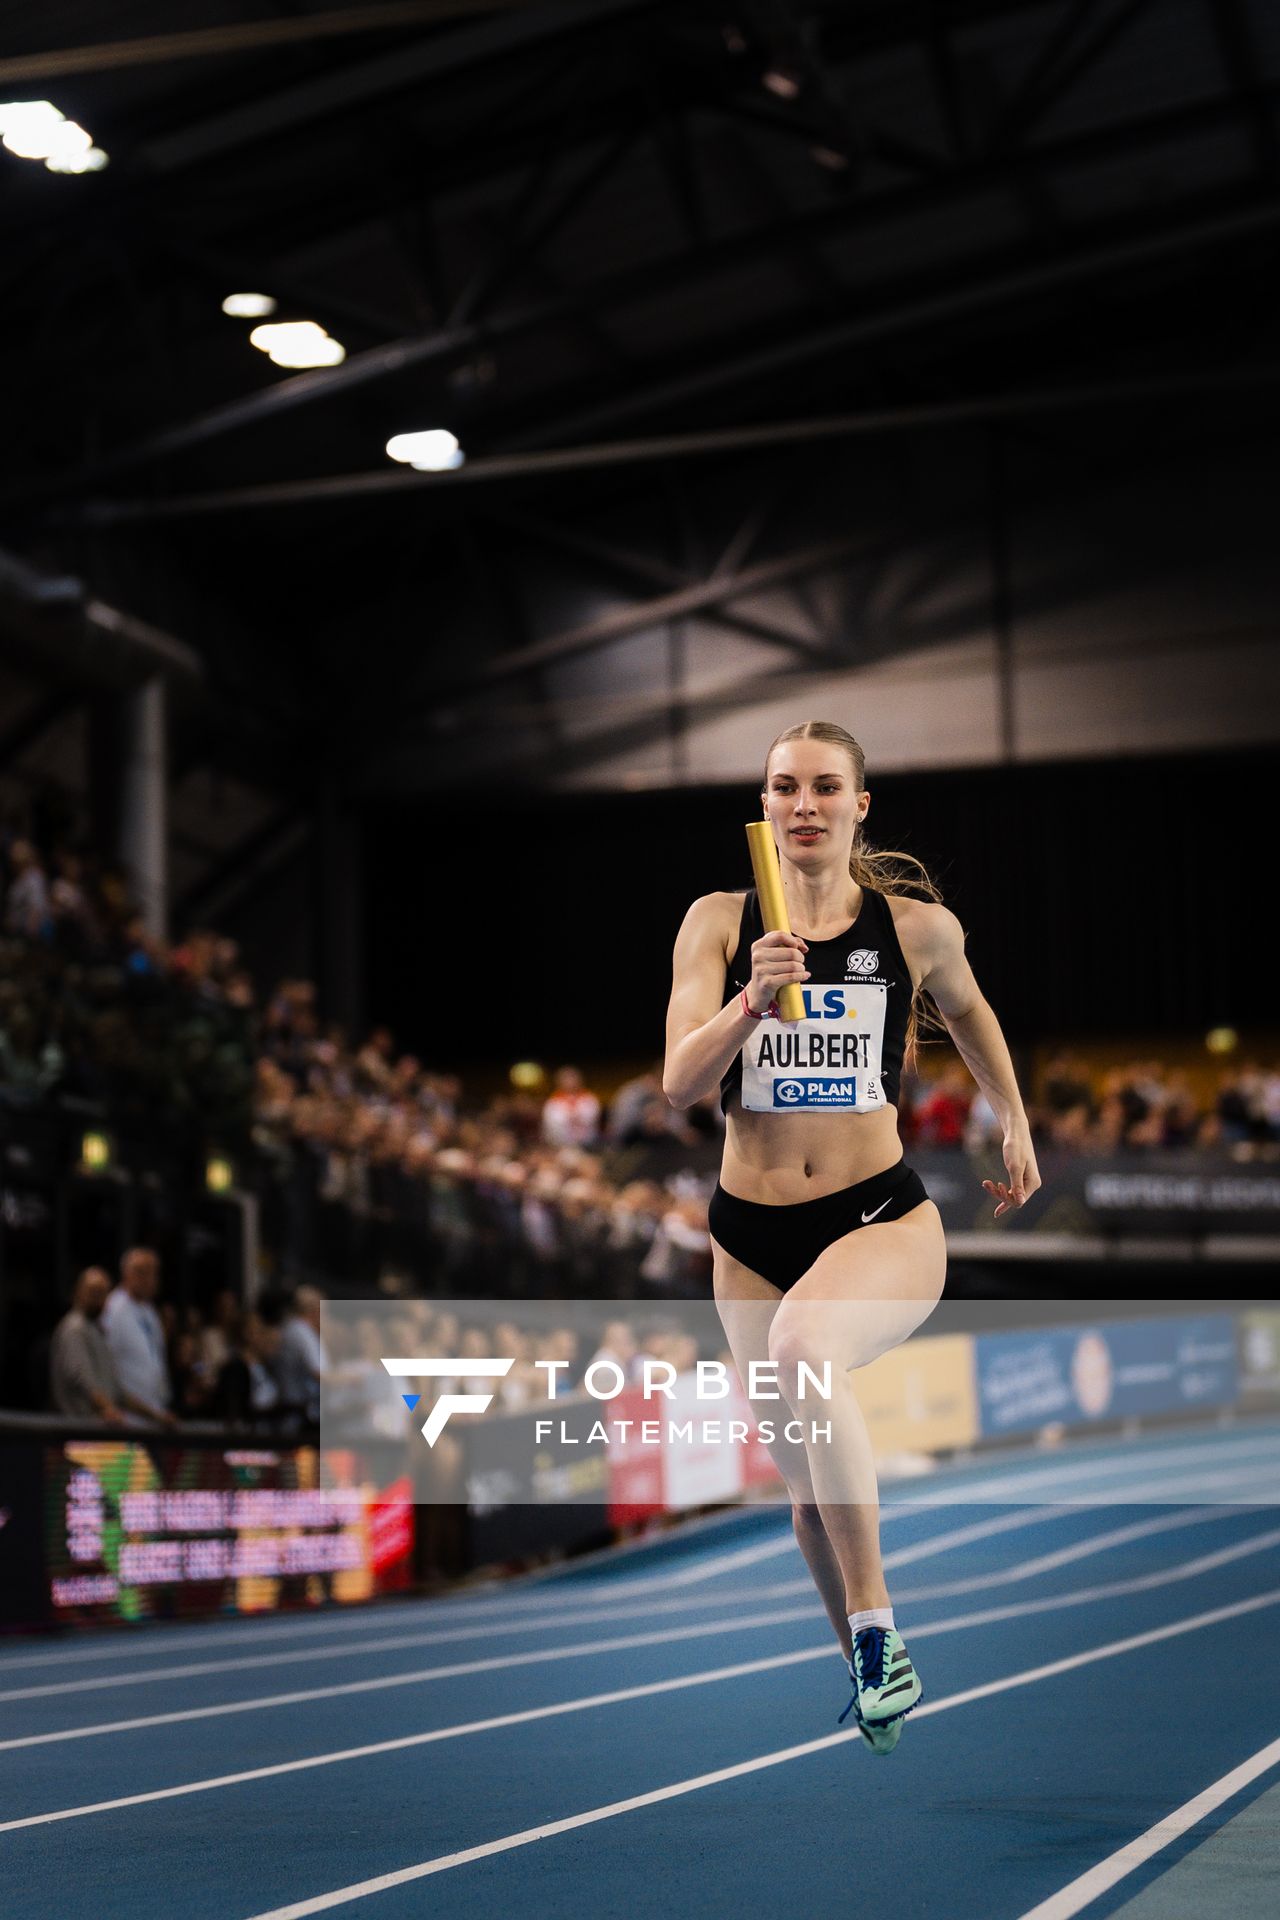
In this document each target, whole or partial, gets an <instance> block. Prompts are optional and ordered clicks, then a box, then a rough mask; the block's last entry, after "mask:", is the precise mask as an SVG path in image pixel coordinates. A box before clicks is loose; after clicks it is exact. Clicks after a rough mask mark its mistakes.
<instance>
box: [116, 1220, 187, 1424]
mask: <svg viewBox="0 0 1280 1920" xmlns="http://www.w3.org/2000/svg"><path fill="white" fill-rule="evenodd" d="M159 1289H160V1260H159V1256H158V1255H157V1254H155V1253H153V1252H152V1250H151V1249H150V1247H130V1248H129V1250H128V1252H127V1253H126V1254H125V1256H124V1258H123V1259H122V1260H121V1262H120V1284H119V1286H118V1287H115V1288H113V1289H112V1291H111V1293H110V1294H109V1295H108V1296H107V1304H106V1306H105V1307H104V1308H103V1309H102V1330H103V1332H104V1333H105V1335H106V1337H107V1345H108V1347H109V1348H110V1349H111V1358H112V1360H113V1361H114V1362H115V1369H116V1375H117V1378H118V1379H119V1381H120V1386H121V1388H122V1390H123V1392H124V1393H126V1394H127V1395H128V1396H129V1398H130V1400H131V1401H132V1402H133V1403H134V1404H135V1405H136V1406H137V1407H138V1408H139V1410H140V1411H141V1410H144V1409H145V1413H146V1416H147V1417H148V1418H150V1419H152V1420H159V1421H162V1422H164V1423H165V1424H167V1425H172V1424H173V1415H172V1414H171V1413H170V1412H169V1403H170V1401H171V1399H172V1398H173V1391H172V1387H171V1385H170V1381H169V1362H168V1358H167V1355H166V1353H165V1339H164V1328H163V1326H162V1325H161V1323H160V1315H159V1314H158V1313H157V1312H156V1309H155V1297H156V1294H157V1293H158V1292H159Z"/></svg>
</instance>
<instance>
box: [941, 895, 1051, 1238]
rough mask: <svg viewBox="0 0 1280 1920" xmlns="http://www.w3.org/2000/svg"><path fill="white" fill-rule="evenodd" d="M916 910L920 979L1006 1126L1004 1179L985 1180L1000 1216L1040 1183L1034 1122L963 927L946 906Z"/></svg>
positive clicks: (984, 1184) (962, 1055)
mask: <svg viewBox="0 0 1280 1920" xmlns="http://www.w3.org/2000/svg"><path fill="white" fill-rule="evenodd" d="M915 908H916V911H915V912H914V913H913V915H912V919H913V921H917V922H918V924H919V928H920V936H921V937H920V939H919V941H918V942H913V944H914V945H915V946H916V947H917V953H918V957H919V958H920V959H921V960H922V961H923V963H924V972H923V974H922V977H921V980H920V985H921V986H922V987H923V988H924V990H925V991H926V992H927V993H929V994H931V995H932V996H933V1000H934V1004H935V1005H936V1007H937V1009H938V1012H939V1013H940V1014H941V1015H942V1018H943V1020H944V1022H945V1023H946V1027H947V1031H948V1033H949V1034H950V1035H951V1038H952V1040H953V1041H954V1042H955V1046H956V1051H957V1052H958V1053H959V1055H960V1057H961V1059H962V1060H963V1061H964V1063H965V1065H966V1067H968V1069H969V1071H970V1073H971V1074H972V1075H973V1077H974V1079H975V1080H976V1081H977V1083H978V1085H979V1086H980V1087H981V1088H982V1091H983V1093H985V1094H986V1096H987V1099H988V1100H989V1101H990V1102H991V1105H992V1108H993V1109H994V1111H995V1113H996V1116H997V1118H998V1119H999V1121H1000V1124H1001V1126H1002V1127H1003V1128H1004V1164H1005V1170H1006V1171H1007V1173H1008V1175H1009V1179H1008V1183H1007V1185H1006V1183H1005V1182H1004V1181H1003V1180H984V1181H983V1183H982V1184H983V1186H984V1187H985V1188H986V1189H987V1192H988V1193H990V1194H991V1195H992V1196H993V1197H994V1196H997V1195H998V1196H999V1201H1000V1204H999V1206H998V1207H997V1208H996V1218H997V1219H999V1217H1000V1215H1001V1214H1002V1213H1007V1212H1011V1211H1012V1210H1013V1208H1014V1207H1020V1206H1022V1205H1023V1204H1024V1202H1026V1201H1027V1200H1029V1199H1030V1198H1031V1195H1032V1194H1033V1193H1034V1192H1035V1191H1036V1189H1037V1188H1038V1187H1039V1185H1040V1172H1039V1169H1038V1167H1037V1166H1036V1156H1035V1149H1034V1148H1033V1147H1032V1144H1031V1128H1030V1126H1029V1124H1028V1122H1027V1116H1026V1111H1025V1109H1024V1107H1023V1104H1022V1095H1021V1094H1020V1093H1019V1091H1018V1082H1017V1077H1016V1076H1015V1074H1014V1071H1013V1061H1012V1060H1011V1059H1010V1057H1009V1049H1008V1047H1007V1045H1006V1044H1005V1038H1004V1035H1003V1033H1001V1031H1000V1022H999V1021H998V1020H997V1019H996V1016H995V1014H994V1013H993V1012H992V1010H991V1008H990V1007H989V1006H988V1004H987V1002H986V1001H985V1000H984V999H983V997H982V994H981V992H980V990H979V987H978V983H977V981H976V980H975V979H974V976H973V969H972V967H971V966H970V965H969V962H968V960H967V959H966V957H965V951H964V929H963V927H962V926H961V925H960V922H959V921H958V920H957V919H956V916H955V915H954V913H952V912H951V911H950V910H949V909H948V908H947V907H943V906H937V905H931V904H926V903H925V902H922V901H921V902H916V903H915Z"/></svg>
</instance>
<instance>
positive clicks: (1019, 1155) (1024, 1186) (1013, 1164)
mask: <svg viewBox="0 0 1280 1920" xmlns="http://www.w3.org/2000/svg"><path fill="white" fill-rule="evenodd" d="M1004 1165H1005V1172H1006V1173H1007V1174H1008V1176H1009V1178H1008V1181H1007V1183H1006V1182H1005V1181H1003V1180H984V1181H983V1183H982V1184H983V1186H984V1187H985V1188H986V1190H987V1192H988V1193H989V1194H990V1195H991V1197H992V1198H993V1199H998V1200H999V1202H1000V1204H999V1206H998V1207H997V1208H996V1212H995V1217H996V1219H997V1220H998V1219H999V1218H1000V1215H1001V1214H1002V1213H1012V1212H1013V1209H1014V1208H1015V1207H1021V1206H1025V1205H1026V1203H1027V1201H1028V1200H1029V1199H1030V1198H1031V1196H1032V1194H1033V1193H1035V1192H1036V1190H1037V1189H1038V1187H1039V1185H1040V1170H1039V1168H1038V1167H1037V1166H1036V1153H1035V1148H1034V1147H1033V1146H1032V1144H1031V1129H1030V1127H1029V1126H1028V1125H1027V1123H1026V1121H1025V1120H1019V1121H1017V1122H1015V1123H1014V1125H1012V1126H1011V1127H1010V1128H1009V1129H1008V1131H1007V1132H1006V1134H1005V1136H1004Z"/></svg>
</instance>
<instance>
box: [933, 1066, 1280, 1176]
mask: <svg viewBox="0 0 1280 1920" xmlns="http://www.w3.org/2000/svg"><path fill="white" fill-rule="evenodd" d="M1027 1093H1028V1103H1027V1104H1028V1113H1029V1116H1030V1120H1031V1131H1032V1134H1033V1136H1034V1138H1035V1140H1036V1143H1037V1145H1038V1146H1040V1147H1057V1148H1065V1149H1068V1150H1074V1151H1076V1152H1078V1153H1095V1154H1113V1153H1122V1152H1129V1151H1133V1150H1138V1151H1141V1150H1143V1149H1145V1148H1151V1147H1162V1148H1176V1147H1201V1148H1206V1149H1208V1148H1225V1149H1227V1150H1228V1151H1230V1153H1231V1154H1232V1156H1233V1158H1235V1159H1238V1160H1248V1159H1254V1158H1257V1159H1276V1158H1280V1065H1276V1064H1273V1065H1271V1066H1269V1067H1263V1066H1262V1065H1261V1064H1260V1063H1259V1062H1257V1061H1246V1062H1244V1063H1243V1064H1242V1065H1240V1066H1232V1067H1224V1068H1223V1069H1222V1070H1221V1071H1220V1072H1219V1073H1218V1075H1217V1085H1216V1089H1215V1091H1214V1093H1213V1095H1212V1097H1211V1098H1210V1099H1208V1100H1206V1099H1204V1098H1203V1097H1201V1096H1198V1095H1197V1094H1196V1093H1195V1091H1194V1090H1193V1088H1192V1085H1191V1081H1190V1079H1189V1077H1188V1075H1187V1074H1186V1073H1184V1072H1182V1071H1180V1070H1179V1069H1177V1068H1174V1067H1169V1066H1165V1065H1163V1064H1162V1063H1161V1062H1160V1061H1159V1060H1150V1059H1148V1060H1129V1061H1126V1062H1124V1063H1123V1064H1121V1065H1117V1066H1112V1067H1108V1068H1106V1069H1105V1070H1104V1071H1102V1072H1100V1073H1099V1072H1096V1071H1093V1070H1091V1069H1090V1067H1089V1066H1088V1065H1087V1063H1086V1062H1085V1061H1084V1060H1083V1059H1082V1058H1081V1057H1079V1056H1078V1055H1075V1054H1071V1053H1059V1054H1057V1055H1055V1056H1054V1057H1053V1058H1052V1059H1051V1060H1049V1061H1047V1062H1046V1063H1045V1065H1044V1067H1043V1069H1042V1070H1041V1072H1040V1074H1039V1075H1038V1076H1037V1078H1036V1080H1035V1082H1034V1083H1033V1084H1032V1085H1031V1086H1030V1087H1029V1088H1028V1089H1027ZM899 1126H900V1130H901V1133H902V1136H903V1140H904V1142H905V1144H906V1145H907V1146H911V1145H912V1144H914V1143H915V1142H917V1141H918V1142H920V1144H921V1145H925V1146H930V1147H961V1148H963V1149H964V1150H965V1151H966V1152H968V1153H971V1154H975V1153H982V1152H985V1151H987V1150H988V1149H990V1148H991V1147H998V1146H999V1144H1000V1140H1001V1127H1000V1123H999V1121H998V1120H997V1118H996V1116H995V1114H994V1113H993V1112H992V1110H991V1107H990V1105H989V1104H988V1102H987V1100H986V1099H985V1097H984V1096H983V1095H982V1094H981V1093H980V1092H979V1091H978V1089H977V1087H976V1086H975V1085H974V1083H973V1081H972V1079H971V1078H970V1076H969V1074H968V1072H967V1071H966V1070H965V1068H964V1067H962V1066H958V1065H948V1066H946V1067H945V1068H944V1069H943V1070H942V1071H941V1072H940V1073H938V1074H937V1075H936V1076H934V1077H933V1078H931V1079H929V1080H928V1081H926V1082H924V1083H920V1082H913V1084H912V1085H911V1086H910V1088H909V1089H908V1090H907V1092H906V1097H905V1098H904V1099H903V1100H902V1101H901V1103H900V1106H899Z"/></svg>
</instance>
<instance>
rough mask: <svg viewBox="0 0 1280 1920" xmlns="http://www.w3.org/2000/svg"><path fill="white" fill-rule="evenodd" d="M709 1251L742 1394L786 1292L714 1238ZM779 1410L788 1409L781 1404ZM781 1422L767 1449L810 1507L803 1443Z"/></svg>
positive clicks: (765, 1349)
mask: <svg viewBox="0 0 1280 1920" xmlns="http://www.w3.org/2000/svg"><path fill="white" fill-rule="evenodd" d="M711 1255H712V1286H713V1290H714V1293H715V1301H716V1311H717V1312H718V1314H719V1315H720V1324H721V1326H722V1327H723V1328H724V1333H725V1339H726V1340H727V1341H728V1343H729V1351H730V1353H731V1354H732V1355H733V1364H734V1366H735V1367H736V1368H737V1369H738V1378H739V1379H740V1380H741V1382H742V1389H743V1392H744V1393H745V1392H747V1391H749V1381H750V1367H751V1363H752V1362H753V1361H755V1362H756V1363H757V1364H759V1363H761V1362H768V1360H769V1334H770V1329H771V1327H772V1325H773V1320H774V1316H775V1315H776V1313H777V1311H778V1308H779V1307H780V1306H781V1304H782V1302H783V1300H784V1299H785V1297H786V1296H785V1295H784V1294H783V1293H782V1291H781V1290H780V1289H779V1288H778V1287H775V1286H774V1285H773V1283H772V1282H771V1281H769V1280H766V1279H764V1278H763V1277H762V1276H761V1275H760V1274H758V1273H754V1272H753V1271H752V1269H751V1268H750V1267H747V1266H744V1265H743V1263H742V1261H741V1260H735V1259H734V1258H733V1256H732V1255H731V1254H728V1253H726V1252H725V1250H724V1248H723V1247H722V1246H719V1245H718V1244H717V1242H716V1241H715V1240H714V1239H713V1240H712V1242H711ZM780 1410H781V1411H783V1412H785V1411H786V1409H785V1408H782V1409H780ZM759 1411H760V1412H761V1414H762V1416H764V1415H768V1414H769V1413H771V1412H772V1411H774V1409H772V1408H771V1407H770V1406H768V1405H765V1406H763V1407H761V1408H760V1409H759ZM785 1425H786V1422H785V1421H781V1420H775V1421H774V1427H775V1431H776V1432H777V1435H778V1438H777V1439H776V1440H775V1441H774V1442H773V1443H772V1444H771V1445H770V1447H769V1452H770V1454H771V1456H772V1458H773V1460H774V1463H775V1464H776V1466H777V1468H778V1471H779V1472H780V1473H781V1475H782V1477H783V1479H784V1480H785V1481H786V1483H787V1488H788V1491H789V1492H790V1494H791V1497H792V1499H793V1500H798V1501H801V1502H804V1503H807V1504H808V1505H810V1506H812V1505H813V1503H814V1495H813V1484H812V1481H811V1480H810V1477H809V1465H808V1457H807V1455H806V1453H805V1449H804V1445H803V1443H802V1442H797V1441H788V1440H786V1439H784V1438H783V1437H782V1430H783V1427H784V1426H785Z"/></svg>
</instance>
